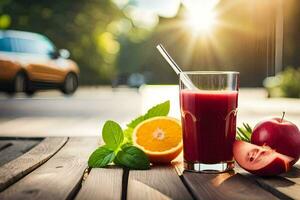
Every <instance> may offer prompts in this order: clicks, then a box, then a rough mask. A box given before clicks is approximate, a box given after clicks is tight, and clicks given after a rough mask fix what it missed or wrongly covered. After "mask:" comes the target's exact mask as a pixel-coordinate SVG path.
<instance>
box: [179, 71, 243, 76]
mask: <svg viewBox="0 0 300 200" xmlns="http://www.w3.org/2000/svg"><path fill="white" fill-rule="evenodd" d="M180 74H191V75H194V74H195V75H197V74H202V75H221V74H236V75H237V74H240V72H237V71H183V72H180V73H179V75H180Z"/></svg>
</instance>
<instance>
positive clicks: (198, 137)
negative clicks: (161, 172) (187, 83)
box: [180, 90, 238, 164]
mask: <svg viewBox="0 0 300 200" xmlns="http://www.w3.org/2000/svg"><path fill="white" fill-rule="evenodd" d="M237 102H238V92H237V91H203V90H199V91H189V90H182V91H181V92H180V104H181V105H180V107H181V120H182V128H183V149H184V160H185V161H186V162H189V163H197V162H199V163H204V164H215V163H220V162H226V161H231V160H233V154H232V144H233V142H234V140H235V134H236V108H237Z"/></svg>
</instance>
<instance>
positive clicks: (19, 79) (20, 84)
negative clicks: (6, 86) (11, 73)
mask: <svg viewBox="0 0 300 200" xmlns="http://www.w3.org/2000/svg"><path fill="white" fill-rule="evenodd" d="M25 90H26V76H25V74H24V73H18V74H17V75H16V77H15V79H14V82H13V92H16V93H18V92H24V91H25Z"/></svg>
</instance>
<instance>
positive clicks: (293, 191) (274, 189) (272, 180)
mask: <svg viewBox="0 0 300 200" xmlns="http://www.w3.org/2000/svg"><path fill="white" fill-rule="evenodd" d="M236 171H238V172H239V173H241V174H242V175H244V176H245V177H247V178H249V179H251V180H252V181H254V182H256V183H257V184H258V185H260V186H261V187H262V188H264V189H265V190H267V191H269V192H270V193H272V194H274V195H275V196H277V197H278V198H280V199H300V183H299V175H300V174H299V169H296V168H293V169H292V170H291V171H290V172H288V173H285V174H282V175H280V176H273V177H260V176H255V175H253V174H250V173H248V172H246V171H245V170H243V169H242V168H240V167H239V166H237V167H236Z"/></svg>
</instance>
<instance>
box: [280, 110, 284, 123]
mask: <svg viewBox="0 0 300 200" xmlns="http://www.w3.org/2000/svg"><path fill="white" fill-rule="evenodd" d="M284 116H285V112H284V111H283V112H282V117H281V120H280V123H282V121H283V118H284Z"/></svg>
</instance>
